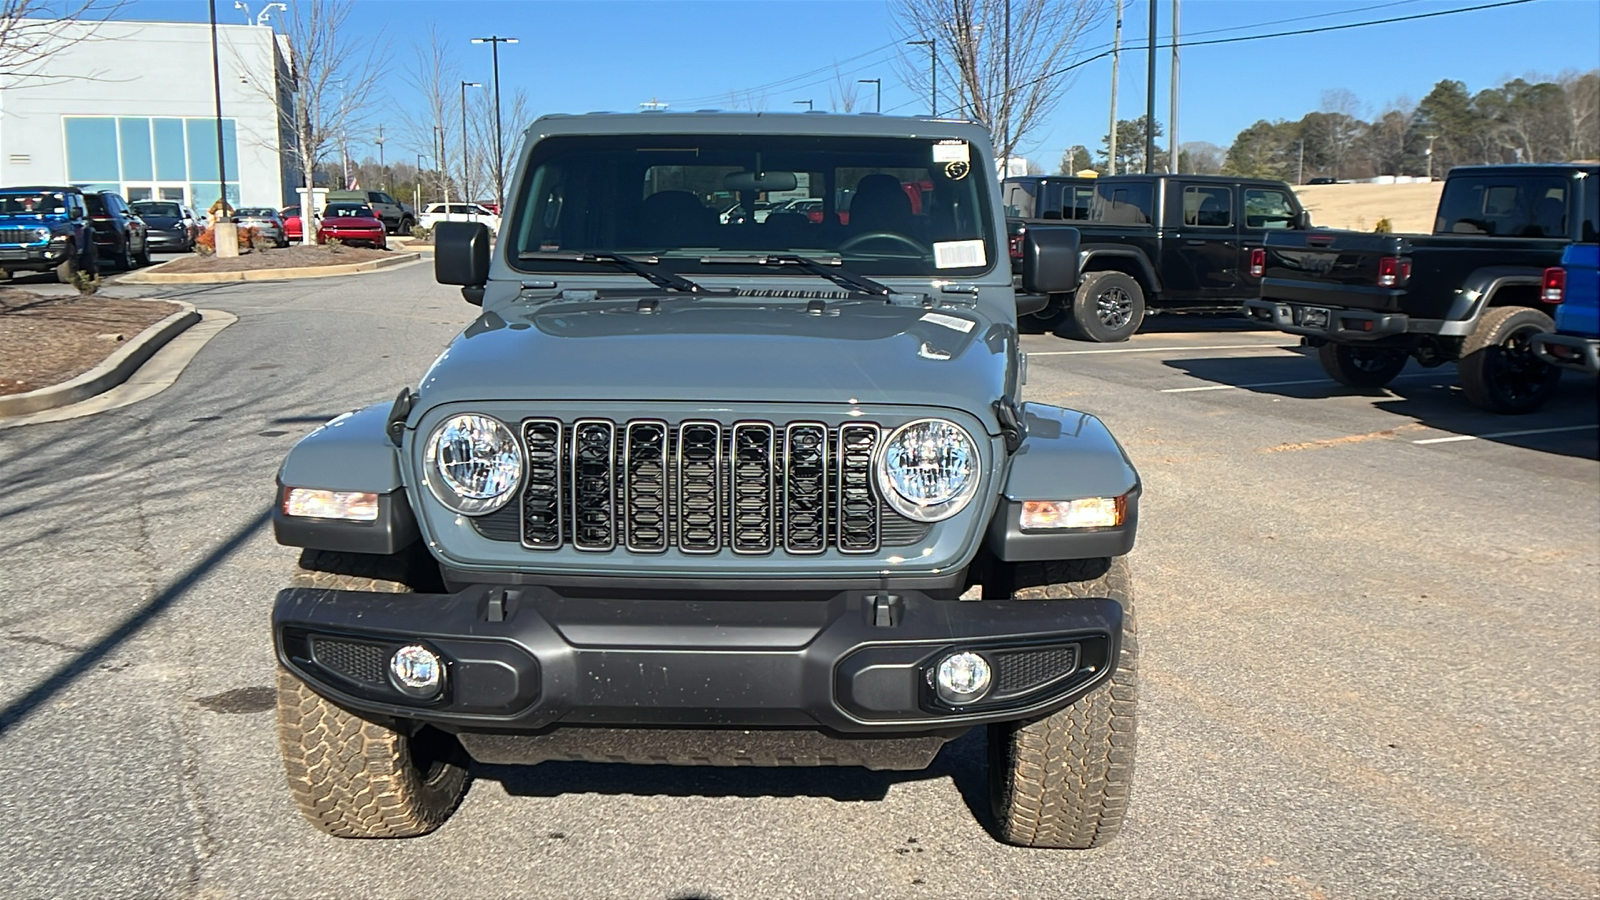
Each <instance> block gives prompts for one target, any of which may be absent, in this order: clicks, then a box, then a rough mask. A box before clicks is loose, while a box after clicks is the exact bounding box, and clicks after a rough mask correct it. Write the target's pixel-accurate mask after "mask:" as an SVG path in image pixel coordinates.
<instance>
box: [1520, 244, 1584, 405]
mask: <svg viewBox="0 0 1600 900" xmlns="http://www.w3.org/2000/svg"><path fill="white" fill-rule="evenodd" d="M1543 295H1544V301H1545V302H1546V303H1553V304H1557V306H1556V318H1555V322H1556V330H1555V332H1554V333H1546V334H1536V335H1534V336H1533V338H1532V340H1531V341H1530V344H1531V346H1532V347H1533V352H1534V354H1535V355H1537V356H1538V357H1539V358H1540V359H1542V360H1544V361H1545V362H1547V363H1549V364H1551V365H1553V366H1560V367H1561V368H1563V369H1572V370H1574V371H1578V372H1583V373H1585V374H1588V375H1600V243H1583V244H1573V245H1572V246H1570V247H1568V248H1567V252H1566V253H1564V254H1562V256H1561V265H1560V266H1559V267H1557V268H1550V269H1546V270H1545V273H1544V287H1543Z"/></svg>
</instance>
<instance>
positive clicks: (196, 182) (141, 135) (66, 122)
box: [61, 116, 239, 210]
mask: <svg viewBox="0 0 1600 900" xmlns="http://www.w3.org/2000/svg"><path fill="white" fill-rule="evenodd" d="M61 121H62V136H63V139H64V140H65V142H66V150H67V180H68V181H69V182H71V183H72V184H75V185H78V186H80V187H83V188H85V189H88V190H111V191H117V192H119V193H121V194H122V195H123V196H124V197H126V198H128V200H129V201H130V202H131V201H134V200H175V201H178V202H182V203H186V204H188V205H190V206H192V207H197V208H199V209H202V210H203V209H206V208H208V207H210V206H211V204H212V203H214V202H215V201H216V200H217V198H218V197H220V196H221V195H222V189H223V186H222V185H219V184H218V183H217V176H218V174H219V173H218V172H217V120H216V119H211V118H183V119H180V118H143V117H137V116H121V117H116V116H63V117H62V120H61ZM222 148H223V154H224V156H223V163H224V165H225V167H226V169H227V175H228V182H227V185H226V189H227V194H228V202H230V203H233V204H235V205H237V204H238V203H239V143H238V134H237V129H236V126H235V123H234V120H233V119H223V120H222Z"/></svg>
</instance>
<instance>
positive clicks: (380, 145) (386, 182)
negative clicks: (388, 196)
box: [373, 122, 389, 191]
mask: <svg viewBox="0 0 1600 900" xmlns="http://www.w3.org/2000/svg"><path fill="white" fill-rule="evenodd" d="M373 143H376V144H377V145H378V171H379V172H382V173H383V189H384V190H385V191H387V190H388V189H389V169H388V167H387V166H385V165H384V164H383V123H382V122H380V123H378V139H377V140H376V141H374V142H373Z"/></svg>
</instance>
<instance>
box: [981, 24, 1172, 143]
mask: <svg viewBox="0 0 1600 900" xmlns="http://www.w3.org/2000/svg"><path fill="white" fill-rule="evenodd" d="M1152 2H1154V0H1152ZM1001 52H1002V53H1003V54H1004V55H1005V78H1004V80H1003V81H1002V82H1001V90H1000V110H999V112H1000V120H1001V132H1000V134H1001V138H1000V140H1001V141H1002V142H1003V145H1004V147H1005V156H1006V170H1007V171H1010V169H1011V149H1012V148H1011V0H1006V31H1005V44H1004V46H1003V47H1002V48H1001Z"/></svg>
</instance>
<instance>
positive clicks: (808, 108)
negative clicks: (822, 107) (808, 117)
mask: <svg viewBox="0 0 1600 900" xmlns="http://www.w3.org/2000/svg"><path fill="white" fill-rule="evenodd" d="M794 103H795V105H796V106H799V105H800V104H802V103H804V104H805V105H806V112H810V111H812V110H814V109H816V108H817V105H816V104H815V103H813V102H811V101H810V100H796V101H794Z"/></svg>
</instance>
